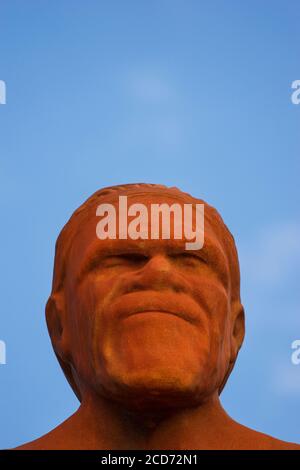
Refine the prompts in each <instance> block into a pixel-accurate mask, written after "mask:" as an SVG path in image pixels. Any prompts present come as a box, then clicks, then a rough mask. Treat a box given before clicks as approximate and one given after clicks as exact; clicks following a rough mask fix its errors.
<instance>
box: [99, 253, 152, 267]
mask: <svg viewBox="0 0 300 470" xmlns="http://www.w3.org/2000/svg"><path fill="white" fill-rule="evenodd" d="M147 259H148V258H147V256H144V255H141V254H139V253H124V254H118V255H110V256H106V257H104V258H103V259H102V260H101V262H100V263H99V265H100V267H106V268H111V267H114V266H136V265H141V264H143V263H146V261H147Z"/></svg>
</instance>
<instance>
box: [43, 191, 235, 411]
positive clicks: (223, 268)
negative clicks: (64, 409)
mask: <svg viewBox="0 0 300 470" xmlns="http://www.w3.org/2000/svg"><path fill="white" fill-rule="evenodd" d="M105 202H110V203H116V199H115V198H111V199H107V200H106V201H105ZM136 202H137V203H142V204H144V205H145V206H147V207H148V208H149V211H150V210H151V209H150V205H151V204H152V203H158V204H161V203H167V204H169V205H172V204H173V203H174V202H176V203H179V204H181V205H183V204H184V203H186V202H191V201H190V200H189V201H187V200H185V196H184V194H182V195H181V196H180V198H179V199H177V198H176V200H174V197H173V196H172V195H169V194H167V193H166V194H157V193H153V194H152V193H147V194H145V193H143V192H141V193H139V192H135V193H133V194H130V193H129V194H128V203H130V204H132V203H136ZM115 205H116V207H117V204H115ZM95 214H96V207H94V208H93V209H92V210H91V211H90V215H89V217H88V218H87V219H86V222H85V223H84V225H83V226H80V227H79V228H78V231H77V233H76V236H75V237H74V241H73V243H72V247H71V250H70V253H69V256H68V263H67V271H66V280H65V285H64V289H63V293H62V294H61V297H59V296H56V298H55V302H56V310H57V311H60V313H59V314H60V315H61V317H62V318H60V320H59V323H60V327H59V333H57V332H56V333H55V334H54V335H53V334H52V341H53V344H54V348H55V350H56V353H57V354H58V356H60V358H61V359H62V360H63V361H68V362H69V363H70V364H71V368H72V373H73V377H74V380H75V382H76V384H77V386H78V388H79V389H80V393H81V396H82V400H84V399H85V397H87V396H88V395H89V394H90V393H93V394H96V395H100V396H103V397H105V398H107V399H110V400H113V401H116V402H118V403H122V404H123V405H124V406H125V407H127V408H128V409H133V410H145V409H161V408H162V407H163V408H165V409H171V408H175V407H183V406H195V405H197V404H200V403H201V402H203V401H205V400H207V399H209V397H211V396H213V395H214V394H217V393H218V390H219V388H220V386H221V384H222V382H223V381H224V378H225V377H226V374H227V373H228V371H229V370H230V368H231V367H232V364H233V363H234V360H235V357H236V355H237V351H238V349H239V347H240V344H241V340H242V336H243V334H242V331H241V330H243V321H242V320H243V319H241V315H242V313H241V312H242V307H241V305H240V304H238V306H236V305H235V304H233V303H232V299H231V287H232V286H231V279H230V270H229V264H228V263H229V261H228V257H227V255H226V250H225V249H224V240H223V239H220V236H219V234H218V235H217V233H216V231H215V227H214V225H213V223H212V222H211V221H210V220H209V219H207V218H205V228H204V245H203V247H202V248H201V249H199V250H192V251H187V250H186V248H185V243H186V240H185V239H184V238H182V239H174V238H172V237H171V238H170V239H158V240H151V239H146V240H143V239H138V240H131V239H126V240H120V239H118V237H117V239H113V240H111V239H107V240H99V239H97V237H96V223H97V219H96V215H95ZM149 223H150V222H149ZM218 233H219V232H218ZM49 316H51V314H50V315H49ZM49 323H50V325H53V324H54V323H55V322H53V321H51V320H50V321H49ZM50 330H51V326H50ZM50 333H51V331H50Z"/></svg>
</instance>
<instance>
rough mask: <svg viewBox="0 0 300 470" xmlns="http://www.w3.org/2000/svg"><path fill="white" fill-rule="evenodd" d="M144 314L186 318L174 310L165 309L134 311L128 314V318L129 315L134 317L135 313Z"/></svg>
mask: <svg viewBox="0 0 300 470" xmlns="http://www.w3.org/2000/svg"><path fill="white" fill-rule="evenodd" d="M144 314H147V315H151V314H152V315H153V314H154V315H157V314H158V315H159V316H161V315H168V316H170V315H171V316H172V317H177V318H180V319H181V320H184V318H183V317H182V316H181V315H178V314H176V313H172V312H165V311H161V310H146V311H142V312H134V313H131V314H129V315H127V317H126V318H129V317H133V316H135V315H144Z"/></svg>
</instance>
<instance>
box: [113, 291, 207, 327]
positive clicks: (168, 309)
mask: <svg viewBox="0 0 300 470" xmlns="http://www.w3.org/2000/svg"><path fill="white" fill-rule="evenodd" d="M112 308H113V310H115V313H116V315H118V316H119V317H120V318H126V317H129V316H132V315H135V314H138V313H147V312H162V313H168V314H172V315H175V316H177V317H180V318H182V319H184V320H186V321H189V322H191V323H194V322H195V321H199V317H200V312H199V310H200V307H199V305H198V304H197V303H196V302H195V301H194V300H193V299H192V298H191V297H190V296H189V295H187V294H180V293H174V295H170V294H169V293H168V294H167V295H166V293H162V292H155V291H147V292H146V291H144V292H142V291H140V292H131V293H127V294H124V295H122V296H120V297H119V298H118V299H116V300H115V302H114V305H113V306H112Z"/></svg>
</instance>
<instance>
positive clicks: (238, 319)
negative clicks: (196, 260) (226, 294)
mask: <svg viewBox="0 0 300 470" xmlns="http://www.w3.org/2000/svg"><path fill="white" fill-rule="evenodd" d="M231 319H232V320H231V325H232V327H231V333H230V334H231V336H230V361H229V365H228V369H227V372H226V374H225V377H224V379H223V382H222V383H221V385H220V387H219V395H221V393H222V390H223V388H224V387H225V385H226V382H227V380H228V377H229V376H230V374H231V372H232V369H233V368H234V364H235V361H236V358H237V355H238V352H239V350H240V348H241V346H242V344H243V340H244V336H245V312H244V307H243V306H242V304H241V303H240V302H239V301H236V302H233V304H232V307H231Z"/></svg>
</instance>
